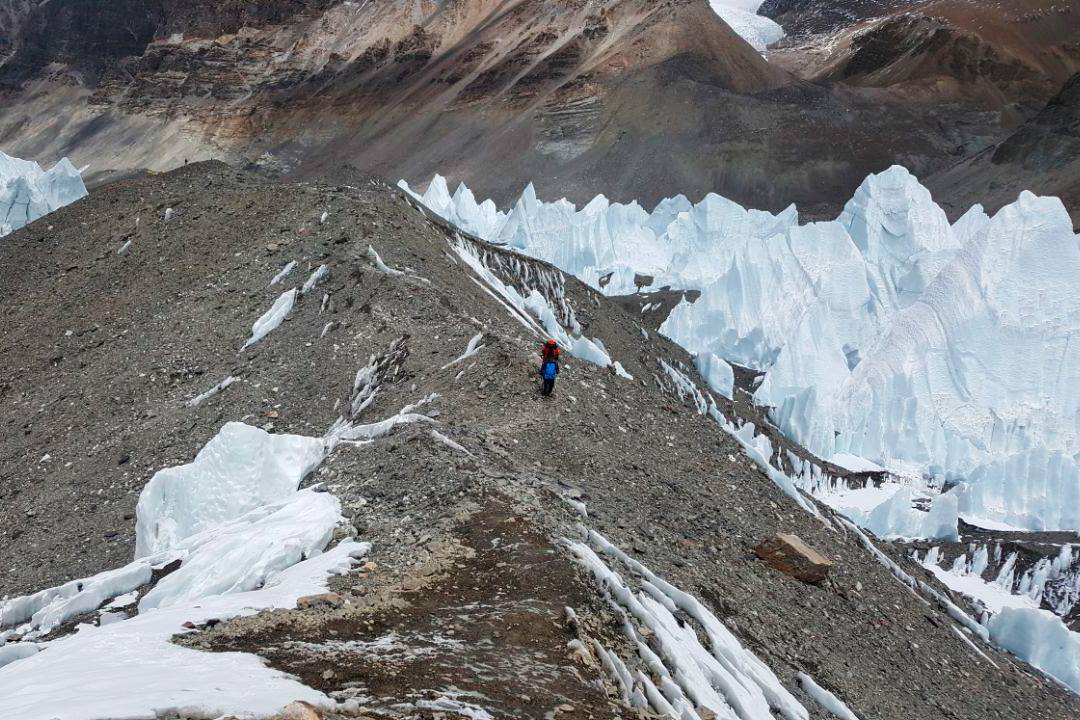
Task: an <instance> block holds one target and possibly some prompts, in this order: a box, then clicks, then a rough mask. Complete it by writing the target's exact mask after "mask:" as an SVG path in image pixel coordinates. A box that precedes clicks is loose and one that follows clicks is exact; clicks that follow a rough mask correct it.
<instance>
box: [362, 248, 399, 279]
mask: <svg viewBox="0 0 1080 720" xmlns="http://www.w3.org/2000/svg"><path fill="white" fill-rule="evenodd" d="M367 257H368V260H370V261H371V264H372V265H374V266H375V269H376V270H378V271H379V272H381V273H386V274H387V275H404V274H405V273H403V272H402V271H400V270H395V269H394V268H392V267H390V266H388V265H387V264H386V263H384V262H383V259H382V258H381V257H379V253H377V252H376V251H375V248H373V247H371V246H370V245H368V248H367Z"/></svg>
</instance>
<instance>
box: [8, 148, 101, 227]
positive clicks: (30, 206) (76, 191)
mask: <svg viewBox="0 0 1080 720" xmlns="http://www.w3.org/2000/svg"><path fill="white" fill-rule="evenodd" d="M85 196H86V186H85V185H84V184H83V181H82V176H81V175H80V174H79V171H78V170H76V169H75V166H74V165H72V164H71V162H70V161H68V159H67V158H64V159H62V160H60V162H58V163H56V165H54V166H53V167H52V168H50V169H49V170H43V169H42V168H41V166H40V165H38V164H37V163H36V162H32V161H30V160H20V159H19V158H14V157H11V156H10V155H6V154H4V153H3V152H0V236H3V235H7V234H8V233H10V232H13V231H15V230H18V229H19V228H21V227H22V226H24V225H27V224H29V223H32V222H33V221H35V220H37V219H38V218H39V217H41V216H42V215H46V214H48V213H51V212H52V211H53V210H56V209H58V208H61V207H63V206H65V205H67V204H69V203H73V202H75V201H76V200H78V199H79V198H81V197H85Z"/></svg>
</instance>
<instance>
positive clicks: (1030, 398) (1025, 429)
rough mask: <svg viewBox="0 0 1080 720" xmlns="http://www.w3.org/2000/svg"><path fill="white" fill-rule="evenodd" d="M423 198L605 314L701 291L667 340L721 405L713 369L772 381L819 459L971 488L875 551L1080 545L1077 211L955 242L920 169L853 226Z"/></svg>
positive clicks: (708, 206)
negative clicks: (649, 293)
mask: <svg viewBox="0 0 1080 720" xmlns="http://www.w3.org/2000/svg"><path fill="white" fill-rule="evenodd" d="M402 187H403V188H404V189H406V190H409V188H408V186H407V185H406V184H404V183H402ZM409 191H410V192H411V190H409ZM414 194H415V195H416V196H417V197H418V198H419V199H420V200H421V201H422V202H423V203H424V204H425V205H426V206H428V207H429V208H430V209H432V210H433V211H434V212H436V213H437V214H439V215H441V216H443V217H444V218H446V219H447V220H449V221H450V222H453V223H455V224H457V225H458V226H460V227H461V228H462V229H464V230H466V231H468V232H471V233H473V234H475V235H478V236H479V237H481V238H483V239H485V240H488V241H491V242H494V243H498V244H502V245H506V246H509V247H511V248H513V249H515V250H517V251H519V252H522V253H524V254H527V255H531V256H533V257H537V258H540V259H543V260H547V261H549V262H551V263H553V264H555V265H557V266H559V267H560V268H562V269H563V270H565V271H567V272H570V273H572V274H574V275H575V276H577V277H578V278H579V279H581V280H583V281H584V282H586V283H588V284H589V285H591V286H592V287H594V288H596V289H597V290H599V291H601V292H603V293H605V294H607V295H620V294H628V293H633V292H636V291H637V290H638V289H639V285H640V284H641V283H642V277H643V276H645V281H644V282H645V287H649V288H652V289H659V288H662V287H664V286H670V287H672V288H674V289H694V290H700V291H701V296H700V298H699V299H698V300H697V301H696V302H692V303H691V302H688V301H685V300H684V301H683V302H682V303H680V304H679V305H678V306H677V307H676V308H675V309H674V310H673V311H672V313H671V315H670V316H669V317H668V319H667V320H666V322H665V323H664V325H663V327H662V328H661V330H662V332H663V333H664V334H666V335H667V336H669V337H670V338H672V339H673V340H675V341H676V342H678V343H680V344H681V345H683V346H684V347H685V348H687V349H688V350H689V351H691V352H692V353H695V354H697V355H698V356H699V361H698V364H699V367H700V368H701V369H702V370H703V371H704V372H705V374H706V375H707V376H709V377H710V382H711V383H712V382H715V383H716V384H717V386H718V390H721V388H722V389H726V385H727V378H726V372H725V371H724V368H723V366H722V365H719V364H718V363H717V362H716V361H713V360H711V359H710V356H715V357H716V358H718V359H719V360H722V361H726V362H729V363H736V364H741V365H746V366H749V367H752V368H755V369H758V370H762V371H764V372H765V377H764V380H763V381H762V382H761V384H760V386H759V387H758V388H757V390H756V394H755V400H756V401H757V402H758V403H759V404H761V405H767V406H769V407H771V408H772V410H771V419H772V420H773V422H774V423H775V424H776V425H778V426H779V427H780V428H781V430H783V431H784V432H785V433H786V434H787V435H788V436H790V437H791V438H792V439H794V440H796V441H797V442H799V443H801V444H802V445H804V446H806V447H807V448H808V449H810V450H811V451H813V452H814V453H815V454H817V455H818V456H819V457H823V458H849V459H850V458H861V459H864V460H865V461H870V462H872V463H874V464H877V465H880V466H882V467H885V468H888V469H889V470H891V471H893V472H894V473H897V474H900V475H903V476H905V477H907V478H909V485H910V486H911V488H912V489H911V492H912V494H914V495H927V494H930V495H937V494H938V493H939V492H940V490H937V489H935V488H940V487H943V486H945V484H946V482H945V481H950V482H957V483H959V486H958V488H957V489H956V490H953V491H951V492H950V493H949V494H948V499H947V500H946V501H945V504H944V505H945V506H944V507H942V508H941V509H939V510H938V511H937V512H936V513H935V515H934V516H933V517H932V518H929V519H927V520H928V522H923V523H918V525H919V527H915V526H914V525H913V524H912V516H911V513H909V512H900V510H907V509H909V508H899V507H898V505H901V504H903V503H904V502H906V501H907V500H906V498H900V499H892V498H878V501H879V504H883V503H884V502H885V501H886V500H890V499H892V501H893V506H891V507H882V508H881V509H880V512H877V513H876V515H875V514H874V510H875V509H876V508H864V510H865V512H864V513H863V514H862V515H861V516H859V517H858V518H857V519H858V521H859V522H865V523H866V524H868V525H869V526H872V527H873V529H874V530H875V532H878V533H879V534H883V535H886V536H890V535H897V536H904V535H907V534H908V533H911V532H916V533H919V534H929V535H933V534H940V532H941V531H942V530H948V529H949V528H950V527H951V528H953V529H954V528H955V522H953V521H952V520H950V518H948V517H945V516H946V515H950V514H954V513H955V514H957V515H959V516H962V517H964V518H965V519H967V520H969V521H971V522H974V523H976V524H983V525H985V526H989V527H997V528H1002V527H1012V528H1017V529H1029V530H1054V529H1061V530H1080V464H1078V461H1080V343H1077V342H1076V341H1075V338H1076V337H1077V331H1078V330H1080V289H1078V288H1080V286H1078V285H1077V283H1076V278H1077V277H1080V243H1078V238H1077V236H1076V235H1075V234H1074V233H1073V230H1072V223H1071V221H1070V219H1069V215H1068V213H1067V212H1066V210H1065V207H1064V206H1063V205H1062V203H1061V201H1060V200H1058V199H1056V198H1047V197H1036V196H1035V195H1032V194H1031V193H1027V192H1025V193H1023V194H1021V195H1020V197H1019V198H1018V199H1017V201H1016V202H1014V203H1013V204H1011V205H1008V206H1006V207H1005V208H1003V209H1002V210H1000V211H999V212H998V213H997V214H995V215H994V216H993V217H990V216H988V215H987V214H986V213H985V212H984V211H983V210H982V208H981V207H980V206H975V207H973V208H972V209H971V210H970V211H969V212H968V213H967V214H965V215H964V216H963V217H962V218H960V219H959V220H958V221H957V222H956V223H954V224H950V223H949V221H948V219H947V217H946V215H945V212H944V211H943V210H942V209H941V208H940V207H939V206H938V205H937V204H936V203H934V201H933V198H932V197H931V195H930V192H929V191H928V190H927V189H926V188H925V187H923V186H922V185H921V184H920V183H919V182H918V180H917V179H916V178H915V177H913V176H912V175H911V174H910V173H909V172H908V171H907V170H905V169H904V168H902V167H892V168H890V169H888V170H886V171H884V172H882V173H880V174H877V175H871V176H869V177H868V178H866V180H865V181H864V182H863V183H862V185H861V186H860V187H859V188H858V190H857V191H856V193H855V195H854V197H852V199H851V200H850V201H849V202H848V203H847V205H846V206H845V208H844V210H843V212H842V213H841V214H840V216H839V217H838V218H837V219H836V220H834V221H830V222H817V223H810V224H807V225H799V223H798V213H797V211H796V209H795V207H794V206H791V207H789V208H787V209H786V210H784V211H783V212H780V213H778V214H772V213H768V212H763V211H759V210H752V209H746V208H743V207H742V206H740V205H738V204H737V203H734V202H732V201H730V200H727V199H725V198H723V197H720V196H718V195H715V194H709V195H707V196H705V198H703V199H702V200H701V201H700V202H697V203H692V202H690V201H689V200H688V199H687V198H685V197H683V196H681V195H680V196H676V197H673V198H669V199H666V200H663V201H662V202H660V203H659V204H658V205H657V206H656V208H654V209H653V211H652V212H648V211H646V210H645V209H644V208H642V207H641V206H640V205H638V204H637V203H629V204H619V203H612V202H610V201H608V200H607V199H606V198H605V197H603V196H598V197H596V198H595V199H593V200H592V201H591V202H589V203H588V204H587V205H585V206H584V207H583V208H581V209H580V210H579V209H577V208H576V207H575V206H574V205H573V204H572V203H570V202H568V201H566V200H559V201H556V202H543V201H541V200H539V199H538V198H537V196H536V193H535V191H534V189H533V188H532V186H531V185H530V186H529V187H527V188H526V189H525V192H524V193H523V194H522V195H521V197H520V198H519V199H518V201H517V202H516V203H515V204H514V206H513V207H512V208H511V210H510V211H509V212H502V211H499V210H498V209H497V208H496V206H495V205H494V203H492V202H491V201H484V202H481V203H478V202H477V201H476V199H475V198H474V196H473V194H472V193H471V192H470V191H469V190H468V189H467V188H465V187H464V186H459V187H458V189H457V190H456V191H455V192H454V193H453V194H451V193H450V192H449V189H448V187H447V185H446V181H445V180H444V179H443V178H441V177H439V176H436V177H435V178H434V179H433V180H432V181H431V183H430V184H429V185H428V188H427V190H426V192H425V193H423V195H419V194H416V193H414ZM721 391H722V390H721ZM899 487H900V486H893V489H894V490H896V489H898V488H899ZM937 500H938V502H939V503H940V501H941V498H938V499H937ZM924 514H925V513H924ZM954 519H955V518H953V520H954ZM871 520H872V522H871ZM946 534H948V533H946Z"/></svg>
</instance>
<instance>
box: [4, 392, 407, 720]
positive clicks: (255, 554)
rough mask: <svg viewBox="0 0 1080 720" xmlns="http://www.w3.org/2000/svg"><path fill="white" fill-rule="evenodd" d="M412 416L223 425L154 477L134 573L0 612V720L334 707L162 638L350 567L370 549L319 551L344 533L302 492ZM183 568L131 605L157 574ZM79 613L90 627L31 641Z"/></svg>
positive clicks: (314, 496) (240, 659) (306, 590)
mask: <svg viewBox="0 0 1080 720" xmlns="http://www.w3.org/2000/svg"><path fill="white" fill-rule="evenodd" d="M407 410H409V409H408V408H407V409H405V410H403V411H402V412H401V413H399V414H398V415H395V416H393V417H391V418H390V419H388V420H384V421H381V422H377V423H372V424H369V425H356V424H353V423H351V422H347V421H345V420H341V421H339V422H337V423H335V424H334V426H333V427H332V428H331V431H329V432H328V433H327V435H326V436H325V437H319V438H315V437H305V436H300V435H272V434H269V433H267V432H265V431H263V430H260V429H259V428H255V427H251V426H248V425H244V424H242V423H235V422H234V423H227V424H226V425H225V426H224V427H222V429H221V430H220V431H219V433H218V434H217V435H216V436H215V437H214V438H213V439H212V440H211V441H210V442H209V443H207V445H206V446H205V447H204V448H203V449H202V450H201V451H200V452H199V454H198V455H197V456H196V458H195V460H194V461H193V462H191V463H189V464H187V465H182V466H179V467H174V468H166V469H164V470H161V471H159V472H158V473H157V474H155V475H154V477H153V478H152V479H151V480H150V482H149V483H148V484H147V485H146V487H145V488H144V489H143V492H142V494H141V495H140V498H139V503H138V508H137V526H136V559H135V560H134V561H132V562H131V563H130V564H129V565H127V566H125V567H123V568H120V569H117V570H110V571H106V572H103V573H99V574H98V575H96V576H94V577H92V578H86V579H83V580H77V581H72V582H70V583H66V584H65V585H62V586H60V587H57V588H50V589H47V590H43V591H41V592H39V593H36V594H34V595H29V596H24V597H17V598H12V599H9V600H5V601H3V602H2V603H0V625H9V626H10V625H13V624H14V625H16V628H15V629H16V631H17V633H18V635H20V636H21V640H20V641H19V642H17V643H9V644H6V645H4V644H3V642H4V640H3V639H0V687H3V688H4V690H5V693H4V695H5V700H4V708H3V711H2V714H4V716H5V717H13V718H14V717H18V718H20V720H35V719H37V718H40V719H41V720H47V719H49V718H55V717H63V718H65V719H66V720H79V719H81V718H85V719H86V720H91V719H92V718H99V717H157V716H158V715H160V714H162V713H169V712H181V714H183V712H184V711H187V712H190V713H194V714H197V715H198V716H199V717H202V716H203V715H206V716H207V717H216V716H219V715H222V714H229V713H232V714H240V716H242V717H249V716H252V715H268V714H271V713H273V712H276V711H277V710H280V709H281V707H282V706H284V705H285V704H287V703H289V702H292V701H295V700H305V701H308V702H312V703H321V702H329V700H328V698H326V697H325V696H323V695H322V693H320V692H317V691H315V690H313V689H311V688H308V687H306V686H304V685H302V684H301V683H299V682H298V681H297V680H295V679H293V678H292V677H290V676H288V675H285V674H284V673H280V672H278V671H275V670H272V669H270V668H268V667H267V666H266V665H265V664H264V663H263V662H262V661H261V660H260V659H259V658H257V657H255V656H253V655H247V654H243V653H206V652H201V651H197V650H192V649H188V648H183V647H180V646H177V645H174V644H173V643H171V642H170V638H171V637H172V636H173V635H175V634H177V633H182V632H186V631H185V629H184V628H185V627H190V626H191V625H190V624H196V625H197V624H199V623H201V622H203V621H205V620H208V619H210V618H216V619H218V620H222V619H226V618H229V617H234V616H237V615H248V614H252V613H255V612H258V611H259V610H262V609H265V608H273V607H285V608H291V607H294V605H295V603H296V599H297V598H298V597H300V596H303V595H310V594H314V593H318V592H321V591H324V590H325V589H326V578H327V577H328V576H329V575H331V574H334V573H340V572H344V571H347V570H348V569H349V568H350V567H352V565H353V564H354V562H355V560H356V558H358V557H360V556H362V555H363V554H364V553H365V552H366V551H367V549H368V546H367V545H366V544H364V543H360V542H356V541H354V540H351V539H345V540H343V541H341V542H339V543H338V544H337V545H335V546H334V547H333V548H331V549H327V547H328V545H329V543H330V541H331V538H332V535H333V532H334V529H335V527H336V526H337V525H338V524H339V523H341V522H343V520H344V519H343V518H342V516H341V507H340V503H339V502H338V500H337V498H335V497H334V496H333V495H330V494H329V493H325V492H317V491H315V490H314V489H305V490H298V489H297V488H298V486H299V484H300V481H301V480H302V479H303V478H304V477H305V476H306V475H307V474H308V473H310V472H311V471H313V470H314V469H315V468H316V467H318V465H319V464H320V463H321V462H322V460H323V459H324V458H325V457H326V456H327V454H328V453H329V452H332V450H333V448H334V446H335V444H336V443H338V442H341V441H344V440H350V439H357V438H359V439H361V440H362V439H370V438H372V437H376V436H378V435H379V434H381V433H383V432H386V431H387V430H388V429H390V428H392V427H394V426H395V425H398V424H401V423H403V422H412V421H415V420H418V419H425V420H426V419H427V418H423V416H420V415H417V414H415V413H409V412H407ZM178 560H179V561H180V566H179V568H177V569H175V570H173V571H172V572H170V573H169V574H167V575H165V576H164V577H163V578H162V579H161V580H159V581H158V582H157V584H156V585H155V586H154V587H153V588H152V589H150V590H149V591H148V592H147V591H143V593H142V596H141V598H140V597H139V593H138V592H135V591H136V590H137V589H139V588H141V587H143V586H145V585H146V584H147V583H149V582H150V580H151V574H152V571H153V570H154V569H158V568H162V567H164V566H165V565H167V564H169V563H175V562H176V561H178ZM110 599H112V601H111V602H108V601H110ZM136 601H137V604H136ZM99 608H100V609H99ZM86 613H93V614H94V615H95V616H96V620H97V624H90V623H85V622H84V623H81V624H79V625H78V627H77V628H76V631H75V632H73V633H71V634H67V635H65V636H63V637H61V638H59V639H54V640H49V641H44V642H35V641H37V640H39V639H40V638H42V637H43V636H44V635H45V634H46V633H48V632H50V631H51V630H53V629H55V628H57V627H59V626H61V625H62V624H63V623H64V622H66V621H68V620H69V619H72V618H75V617H76V616H82V615H84V614H86Z"/></svg>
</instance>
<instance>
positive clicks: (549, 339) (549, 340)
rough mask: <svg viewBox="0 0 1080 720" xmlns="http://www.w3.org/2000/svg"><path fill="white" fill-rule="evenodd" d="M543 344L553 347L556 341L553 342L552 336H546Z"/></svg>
mask: <svg viewBox="0 0 1080 720" xmlns="http://www.w3.org/2000/svg"><path fill="white" fill-rule="evenodd" d="M544 344H545V345H547V346H548V347H555V346H556V345H558V343H557V342H555V340H554V339H552V338H548V341H547V342H546V343H544Z"/></svg>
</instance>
